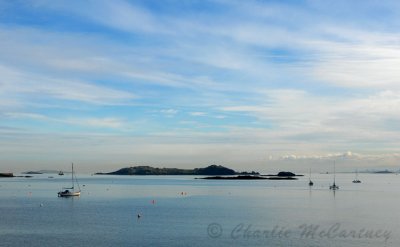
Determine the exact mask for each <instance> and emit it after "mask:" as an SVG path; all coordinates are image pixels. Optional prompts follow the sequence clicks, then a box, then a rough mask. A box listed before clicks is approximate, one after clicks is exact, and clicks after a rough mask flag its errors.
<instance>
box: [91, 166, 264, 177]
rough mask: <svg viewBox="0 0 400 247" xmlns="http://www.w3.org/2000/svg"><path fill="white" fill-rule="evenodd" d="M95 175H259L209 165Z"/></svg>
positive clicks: (136, 167) (129, 169)
mask: <svg viewBox="0 0 400 247" xmlns="http://www.w3.org/2000/svg"><path fill="white" fill-rule="evenodd" d="M95 175H195V176H199V175H204V176H210V175H214V176H231V175H259V173H258V172H254V171H252V172H250V173H249V172H236V171H235V170H233V169H230V168H227V167H224V166H221V165H210V166H207V167H204V168H194V169H180V168H156V167H151V166H134V167H126V168H122V169H119V170H117V171H114V172H109V173H101V172H99V173H95Z"/></svg>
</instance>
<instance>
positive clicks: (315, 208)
mask: <svg viewBox="0 0 400 247" xmlns="http://www.w3.org/2000/svg"><path fill="white" fill-rule="evenodd" d="M48 176H49V175H34V177H33V178H1V179H0V246H40V247H45V246H191V247H194V246H296V247H297V246H298V247H305V246H307V247H308V246H321V247H329V246H371V247H372V246H373V247H376V246H399V244H400V237H399V234H400V228H399V226H400V213H399V206H400V176H397V175H395V174H359V179H360V180H362V183H361V184H353V183H352V182H351V181H352V180H353V179H354V175H353V174H337V184H338V185H339V186H340V189H339V190H338V191H336V192H333V191H330V190H329V184H330V183H331V182H332V176H331V175H328V174H313V176H312V177H313V181H314V186H313V187H312V188H311V189H310V188H309V187H308V185H307V183H308V178H307V176H306V177H302V178H300V179H299V180H295V181H211V180H200V179H194V177H192V176H84V175H78V178H79V182H80V186H81V189H82V195H81V196H80V197H78V198H59V197H57V192H58V191H59V190H60V189H61V187H63V186H67V185H68V184H69V182H70V180H69V176H68V174H66V175H65V176H63V177H61V176H58V175H54V178H48ZM138 214H140V215H141V217H140V218H138V217H137V215H138Z"/></svg>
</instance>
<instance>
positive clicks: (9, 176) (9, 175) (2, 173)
mask: <svg viewBox="0 0 400 247" xmlns="http://www.w3.org/2000/svg"><path fill="white" fill-rule="evenodd" d="M0 177H3V178H12V177H14V174H13V173H9V172H0Z"/></svg>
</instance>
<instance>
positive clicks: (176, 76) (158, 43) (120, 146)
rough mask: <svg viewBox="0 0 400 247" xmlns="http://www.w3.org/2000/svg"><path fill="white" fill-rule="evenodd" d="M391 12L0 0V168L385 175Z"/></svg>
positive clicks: (395, 140) (393, 66)
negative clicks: (334, 167) (211, 167)
mask: <svg viewBox="0 0 400 247" xmlns="http://www.w3.org/2000/svg"><path fill="white" fill-rule="evenodd" d="M399 28H400V4H399V3H398V2H397V1H225V0H216V1H174V0H171V1H121V0H118V1H103V0H96V1H94V0H92V1H50V0H48V1H47V0H38V1H1V2H0V49H1V52H0V75H1V77H0V165H1V167H2V169H1V170H7V171H24V170H27V169H36V168H39V169H44V168H48V169H52V168H54V169H63V167H68V166H69V163H70V162H72V161H73V162H75V163H77V165H78V167H79V166H80V168H81V170H82V171H87V172H96V171H100V170H102V171H108V170H114V169H116V168H120V167H122V166H128V165H154V166H165V167H201V166H205V165H208V164H213V163H216V164H222V165H226V166H229V167H232V168H235V169H238V170H259V171H271V170H280V169H291V170H295V171H303V170H306V171H307V170H308V168H309V167H310V166H311V167H313V169H318V170H321V171H325V170H326V169H328V167H330V166H331V164H332V160H334V159H336V160H338V166H339V167H338V168H339V169H342V170H354V169H355V168H356V167H360V168H371V167H382V168H387V167H388V168H396V169H397V168H398V167H399V161H400V152H399V148H398V147H399V146H400V145H399V144H400V135H399V134H400V133H399V131H400V128H399V126H400V125H399V123H400V81H399V80H400V72H399V71H400V70H399V69H398V68H399V67H400V46H399V44H400V35H399V32H398V30H400V29H399Z"/></svg>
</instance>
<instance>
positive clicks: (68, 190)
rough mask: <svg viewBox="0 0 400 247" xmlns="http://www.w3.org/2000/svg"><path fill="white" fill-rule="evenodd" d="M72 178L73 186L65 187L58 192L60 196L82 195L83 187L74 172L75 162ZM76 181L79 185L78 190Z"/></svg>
mask: <svg viewBox="0 0 400 247" xmlns="http://www.w3.org/2000/svg"><path fill="white" fill-rule="evenodd" d="M71 179H72V187H69V188H65V187H64V188H63V189H62V190H61V191H60V192H58V197H70V196H80V195H81V188H80V187H79V183H78V180H77V179H76V176H75V173H74V163H72V172H71ZM75 183H76V184H77V186H78V190H75Z"/></svg>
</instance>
